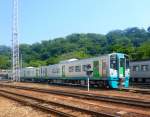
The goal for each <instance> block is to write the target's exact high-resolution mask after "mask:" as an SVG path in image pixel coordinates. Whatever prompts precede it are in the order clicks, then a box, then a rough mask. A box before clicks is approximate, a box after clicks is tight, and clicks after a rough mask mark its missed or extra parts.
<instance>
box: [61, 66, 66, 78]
mask: <svg viewBox="0 0 150 117" xmlns="http://www.w3.org/2000/svg"><path fill="white" fill-rule="evenodd" d="M62 77H65V65H63V66H62Z"/></svg>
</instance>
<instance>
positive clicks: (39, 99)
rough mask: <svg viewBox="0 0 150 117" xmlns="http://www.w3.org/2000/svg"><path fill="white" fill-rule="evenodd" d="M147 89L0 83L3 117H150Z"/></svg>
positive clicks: (0, 116) (149, 97) (0, 113)
mask: <svg viewBox="0 0 150 117" xmlns="http://www.w3.org/2000/svg"><path fill="white" fill-rule="evenodd" d="M144 91H145V90H144ZM145 92H146V93H144V92H142V91H139V92H138V91H136V90H133V89H130V90H128V91H127V90H109V89H96V90H91V91H89V92H88V91H87V90H86V89H85V88H81V89H80V88H73V87H65V86H54V85H48V84H39V83H14V82H8V83H6V82H0V117H14V116H15V117H17V116H18V117H51V116H67V117H69V116H73V117H91V116H96V117H101V116H102V117H103V116H104V117H150V94H149V90H146V91H145ZM8 110H9V111H8ZM20 113H21V114H20Z"/></svg>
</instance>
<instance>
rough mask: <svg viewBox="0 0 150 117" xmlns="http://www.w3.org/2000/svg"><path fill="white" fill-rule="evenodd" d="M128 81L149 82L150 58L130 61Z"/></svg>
mask: <svg viewBox="0 0 150 117" xmlns="http://www.w3.org/2000/svg"><path fill="white" fill-rule="evenodd" d="M130 72H131V74H130V81H131V82H132V83H141V84H144V83H147V84H150V60H140V61H130Z"/></svg>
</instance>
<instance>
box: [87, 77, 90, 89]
mask: <svg viewBox="0 0 150 117" xmlns="http://www.w3.org/2000/svg"><path fill="white" fill-rule="evenodd" d="M89 79H90V78H89V76H88V77H87V88H88V91H89V90H90V83H89Z"/></svg>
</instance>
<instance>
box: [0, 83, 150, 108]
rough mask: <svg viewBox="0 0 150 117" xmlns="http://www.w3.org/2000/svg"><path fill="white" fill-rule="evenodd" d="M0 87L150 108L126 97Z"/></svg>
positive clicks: (149, 105) (148, 104) (20, 87)
mask: <svg viewBox="0 0 150 117" xmlns="http://www.w3.org/2000/svg"><path fill="white" fill-rule="evenodd" d="M0 86H2V87H10V88H16V89H22V90H30V91H36V92H40V93H49V94H56V95H63V96H70V97H75V98H78V99H86V100H94V101H105V102H112V103H119V104H126V105H130V106H138V107H144V108H150V101H144V100H138V99H136V98H124V97H118V96H105V95H99V96H96V95H92V94H81V93H75V92H69V91H58V90H49V89H41V88H33V87H24V86H14V85H5V84H0Z"/></svg>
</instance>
